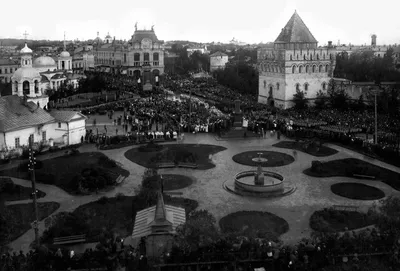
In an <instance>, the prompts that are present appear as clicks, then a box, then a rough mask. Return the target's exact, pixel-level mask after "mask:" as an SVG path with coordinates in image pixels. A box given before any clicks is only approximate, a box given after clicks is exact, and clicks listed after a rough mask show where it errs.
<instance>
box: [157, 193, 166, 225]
mask: <svg viewBox="0 0 400 271" xmlns="http://www.w3.org/2000/svg"><path fill="white" fill-rule="evenodd" d="M165 220H167V211H166V210H165V204H164V198H163V196H162V194H161V192H158V194H157V205H156V212H155V215H154V221H157V222H158V221H160V222H161V221H165Z"/></svg>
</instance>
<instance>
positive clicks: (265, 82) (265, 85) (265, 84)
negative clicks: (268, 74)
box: [264, 80, 267, 88]
mask: <svg viewBox="0 0 400 271" xmlns="http://www.w3.org/2000/svg"><path fill="white" fill-rule="evenodd" d="M266 87H267V81H265V80H264V88H266Z"/></svg>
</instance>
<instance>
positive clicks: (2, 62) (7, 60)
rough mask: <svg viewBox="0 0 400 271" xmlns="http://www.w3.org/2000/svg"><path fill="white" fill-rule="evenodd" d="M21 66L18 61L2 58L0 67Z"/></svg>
mask: <svg viewBox="0 0 400 271" xmlns="http://www.w3.org/2000/svg"><path fill="white" fill-rule="evenodd" d="M18 64H19V62H18V60H16V59H9V58H0V65H13V66H17V65H18Z"/></svg>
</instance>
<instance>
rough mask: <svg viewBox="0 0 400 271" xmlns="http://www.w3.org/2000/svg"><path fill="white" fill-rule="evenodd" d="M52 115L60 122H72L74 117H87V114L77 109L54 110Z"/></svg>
mask: <svg viewBox="0 0 400 271" xmlns="http://www.w3.org/2000/svg"><path fill="white" fill-rule="evenodd" d="M50 115H51V116H52V117H53V118H55V119H56V120H57V121H60V122H70V121H71V120H72V119H76V120H78V119H83V118H85V119H86V117H85V115H83V114H82V113H80V112H76V111H64V110H52V111H51V112H50Z"/></svg>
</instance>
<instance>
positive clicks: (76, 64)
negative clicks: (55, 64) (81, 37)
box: [72, 50, 94, 73]
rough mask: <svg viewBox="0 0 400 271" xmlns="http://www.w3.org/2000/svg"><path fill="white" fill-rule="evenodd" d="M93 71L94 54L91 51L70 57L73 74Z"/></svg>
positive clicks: (80, 52)
mask: <svg viewBox="0 0 400 271" xmlns="http://www.w3.org/2000/svg"><path fill="white" fill-rule="evenodd" d="M93 69H94V54H93V52H92V51H86V50H84V51H79V52H77V53H74V55H73V57H72V71H73V73H84V71H88V70H93Z"/></svg>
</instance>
